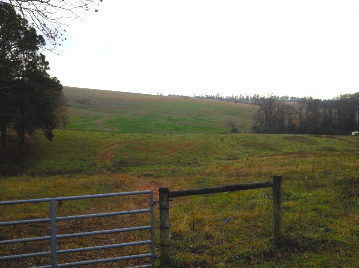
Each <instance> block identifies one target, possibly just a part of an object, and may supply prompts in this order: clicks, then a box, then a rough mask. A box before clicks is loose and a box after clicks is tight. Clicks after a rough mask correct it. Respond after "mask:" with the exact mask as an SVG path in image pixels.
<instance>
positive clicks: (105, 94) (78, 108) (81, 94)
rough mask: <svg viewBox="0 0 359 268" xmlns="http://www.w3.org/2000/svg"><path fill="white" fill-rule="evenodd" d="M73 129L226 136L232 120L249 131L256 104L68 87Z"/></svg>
mask: <svg viewBox="0 0 359 268" xmlns="http://www.w3.org/2000/svg"><path fill="white" fill-rule="evenodd" d="M64 94H65V96H66V97H67V99H68V101H69V102H68V106H69V107H68V112H69V118H70V124H69V125H68V128H69V129H77V130H91V131H115V132H120V133H223V132H228V131H229V127H228V126H227V124H228V122H229V121H230V120H233V122H234V123H235V124H236V127H237V128H238V129H239V130H240V132H247V133H248V132H249V131H250V128H251V125H252V117H253V114H254V113H255V111H256V109H255V107H254V106H252V105H245V104H236V103H232V102H221V101H213V100H198V99H191V98H180V97H167V96H153V95H144V94H134V93H123V92H116V91H104V90H93V89H83V88H70V87H64Z"/></svg>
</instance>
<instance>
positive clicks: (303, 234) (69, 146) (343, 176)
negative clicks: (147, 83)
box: [0, 130, 359, 267]
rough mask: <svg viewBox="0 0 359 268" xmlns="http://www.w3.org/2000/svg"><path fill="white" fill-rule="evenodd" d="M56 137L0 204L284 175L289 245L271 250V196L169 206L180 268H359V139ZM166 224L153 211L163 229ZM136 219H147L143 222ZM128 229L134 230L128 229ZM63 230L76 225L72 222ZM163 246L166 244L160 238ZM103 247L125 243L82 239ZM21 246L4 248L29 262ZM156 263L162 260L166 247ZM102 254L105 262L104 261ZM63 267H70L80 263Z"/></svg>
mask: <svg viewBox="0 0 359 268" xmlns="http://www.w3.org/2000/svg"><path fill="white" fill-rule="evenodd" d="M54 134H55V138H54V140H53V141H52V142H49V141H47V140H46V139H45V138H43V137H42V136H41V135H37V136H36V137H34V138H32V139H31V140H30V141H29V143H28V145H29V146H28V147H27V150H26V156H25V164H24V166H23V168H22V169H21V170H19V172H18V175H17V176H13V177H2V178H0V200H17V199H30V198H43V197H54V196H71V195H83V194H98V193H109V192H118V191H133V190H145V189H146V190H147V189H154V190H155V191H157V190H158V188H159V187H169V188H170V189H171V190H179V189H188V188H201V187H211V186H219V185H228V184H237V183H245V182H256V181H269V180H271V179H272V176H273V175H276V174H279V175H282V176H283V180H284V182H283V195H284V199H283V240H282V241H279V242H277V243H276V244H275V243H274V241H272V238H271V237H272V218H271V217H272V216H271V209H272V200H271V198H272V194H271V189H258V190H251V191H243V192H234V193H224V194H215V195H207V196H197V197H187V198H178V199H174V200H172V201H171V203H170V206H171V209H170V221H171V234H172V246H171V247H172V267H243V266H248V267H356V266H357V264H358V262H357V260H358V258H357V256H358V255H359V254H358V248H359V226H358V222H359V214H358V205H359V199H358V196H359V188H358V185H359V180H358V172H359V166H358V160H359V153H358V151H359V150H358V149H359V140H358V139H357V137H349V136H312V135H249V134H238V135H230V134H205V133H204V134H169V133H167V134H154V133H146V134H144V133H119V132H100V131H95V132H89V131H73V130H56V131H55V133H54ZM157 194H158V193H157V192H155V196H156V199H157V198H158V196H157ZM144 203H146V202H145V201H138V200H137V201H136V200H135V201H129V200H125V202H123V201H109V202H107V201H96V202H92V201H91V202H90V201H82V202H80V203H79V204H76V203H65V204H64V205H63V207H62V208H61V209H60V214H61V215H67V214H83V213H94V212H103V211H105V210H106V209H110V210H111V211H112V210H116V209H126V210H127V209H130V208H134V207H137V205H138V204H144ZM47 213H48V212H47V209H46V208H43V207H39V206H34V207H31V206H20V207H17V208H13V209H11V210H9V209H5V208H3V207H0V219H1V220H11V219H20V218H34V217H46V215H47ZM158 217H159V216H158V207H156V225H157V226H158ZM226 219H228V222H227V223H225V221H226ZM138 220H140V222H141V221H142V222H146V221H148V219H147V218H146V217H142V218H140V219H138ZM119 222H122V221H121V220H111V221H107V222H104V221H100V222H96V223H94V222H86V221H85V222H82V223H81V226H82V227H81V228H85V230H87V229H91V228H94V226H101V228H102V229H106V228H114V226H118V224H119ZM124 223H126V224H129V222H128V221H127V220H125V221H124ZM28 228H30V227H28ZM61 228H63V229H64V230H65V229H66V228H70V229H72V230H73V229H75V230H77V228H79V227H77V226H76V225H75V223H71V224H69V225H65V226H61ZM42 230H44V229H43V228H40V227H36V228H30V229H26V228H25V229H21V228H20V229H16V230H15V229H5V228H2V229H0V237H1V239H9V238H13V237H15V236H16V235H17V234H18V233H26V232H30V233H31V234H32V235H36V234H37V233H38V232H40V231H42ZM139 237H141V235H139ZM139 237H137V238H139ZM156 237H157V241H156V243H159V239H158V237H159V234H158V231H156ZM101 239H104V241H105V242H106V241H112V240H114V241H115V240H116V239H120V238H117V237H116V238H115V237H112V236H111V237H106V238H98V239H97V238H96V239H94V240H91V239H87V240H86V239H83V240H81V243H82V244H83V245H87V246H93V245H97V244H98V243H99V241H100V240H101ZM116 241H117V240H116ZM77 243H78V241H77V242H76V241H70V242H69V244H67V245H62V244H61V245H60V246H62V247H78V244H77ZM25 247H26V246H25V245H19V246H17V247H16V249H15V248H14V249H9V248H8V249H6V248H3V250H4V251H5V250H10V251H11V250H12V252H14V251H15V252H21V251H22V250H25ZM42 247H45V246H41V245H39V246H38V248H39V250H43V248H42ZM131 250H133V249H131ZM141 250H142V249H140V250H139V252H142V251H141ZM7 252H8V251H7ZM156 253H157V255H158V254H159V247H158V245H157V246H156ZM91 254H92V255H93V253H88V254H84V255H83V256H82V257H83V258H85V257H86V256H92V255H91ZM98 254H99V255H96V256H99V257H107V256H108V255H106V254H107V253H104V252H101V253H98ZM111 254H112V253H111ZM124 254H126V253H124ZM111 256H112V255H111ZM64 258H65V259H66V260H67V261H68V260H71V258H74V259H75V258H76V257H71V256H66V257H64ZM44 263H45V259H32V260H31V264H33V265H44ZM7 264H8V263H6V265H7ZM141 264H143V262H141V261H138V262H136V265H141ZM12 265H13V266H8V267H22V266H23V265H24V262H23V261H19V262H18V263H13V264H12ZM157 265H159V262H158V261H157ZM0 266H1V265H0ZM98 267H106V266H98Z"/></svg>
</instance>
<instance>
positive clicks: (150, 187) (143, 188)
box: [136, 182, 170, 200]
mask: <svg viewBox="0 0 359 268" xmlns="http://www.w3.org/2000/svg"><path fill="white" fill-rule="evenodd" d="M161 187H170V185H169V184H156V183H152V182H147V183H145V184H143V185H142V186H141V187H138V188H137V189H136V191H148V190H152V191H153V198H154V199H155V200H159V198H160V197H159V188H161Z"/></svg>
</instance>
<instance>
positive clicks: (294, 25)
mask: <svg viewBox="0 0 359 268" xmlns="http://www.w3.org/2000/svg"><path fill="white" fill-rule="evenodd" d="M57 52H59V53H60V55H59V56H57V55H54V54H52V53H49V52H46V53H45V54H46V55H47V59H48V60H49V62H50V67H51V71H50V74H51V75H52V76H56V77H58V78H59V79H60V81H61V83H62V84H63V85H66V86H74V87H86V88H94V89H104V90H116V91H123V92H138V93H146V94H157V93H162V94H183V95H193V94H196V95H201V94H211V95H213V94H217V93H220V95H223V96H227V95H232V94H234V95H236V94H261V95H267V93H273V94H276V95H289V96H298V97H301V96H313V97H328V98H331V97H333V96H336V95H339V94H344V93H355V92H358V91H359V1H358V0H104V1H103V3H101V4H100V6H99V12H98V13H92V14H89V17H88V18H87V19H86V20H83V21H80V20H77V21H73V22H71V25H70V27H69V28H68V29H67V41H66V42H64V43H63V44H62V46H61V47H60V48H58V49H57Z"/></svg>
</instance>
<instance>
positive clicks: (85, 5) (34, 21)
mask: <svg viewBox="0 0 359 268" xmlns="http://www.w3.org/2000/svg"><path fill="white" fill-rule="evenodd" d="M99 2H102V0H66V1H64V0H2V1H0V4H2V3H5V4H9V5H11V6H12V7H13V8H14V10H15V11H16V12H17V13H18V14H21V15H22V17H23V18H25V19H27V20H28V21H29V22H30V24H31V25H32V26H33V27H35V28H36V29H37V30H39V31H40V32H41V33H42V34H43V35H44V36H45V37H46V38H47V40H49V42H50V43H51V44H52V45H53V46H56V45H57V44H58V43H57V42H58V41H59V40H62V41H63V40H64V39H66V38H64V33H65V32H66V27H67V26H68V25H67V24H66V23H65V20H66V19H67V18H76V19H78V18H83V17H84V16H85V14H86V12H88V11H95V12H97V10H98V9H97V6H98V4H99Z"/></svg>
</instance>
